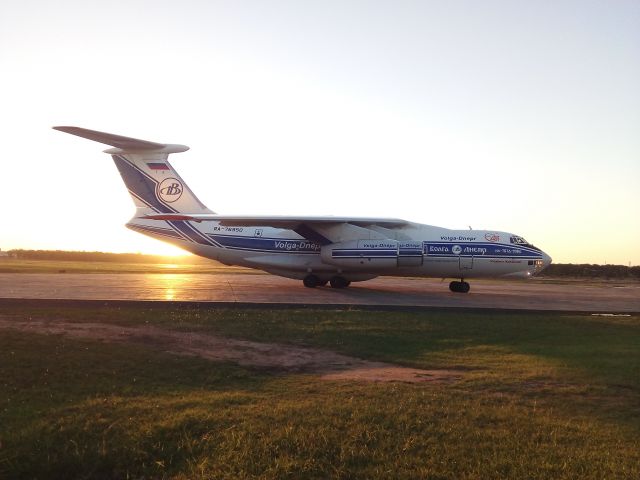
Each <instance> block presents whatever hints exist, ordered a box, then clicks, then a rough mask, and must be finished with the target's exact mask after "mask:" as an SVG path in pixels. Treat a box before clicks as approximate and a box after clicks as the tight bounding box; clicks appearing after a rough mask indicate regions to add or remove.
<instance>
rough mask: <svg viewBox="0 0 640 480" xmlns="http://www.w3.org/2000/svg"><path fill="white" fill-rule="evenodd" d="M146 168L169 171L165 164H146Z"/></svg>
mask: <svg viewBox="0 0 640 480" xmlns="http://www.w3.org/2000/svg"><path fill="white" fill-rule="evenodd" d="M147 167H149V168H150V169H151V170H169V165H167V164H166V163H147Z"/></svg>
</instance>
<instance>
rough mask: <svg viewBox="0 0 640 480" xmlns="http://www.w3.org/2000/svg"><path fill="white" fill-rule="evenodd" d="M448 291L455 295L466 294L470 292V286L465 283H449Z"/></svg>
mask: <svg viewBox="0 0 640 480" xmlns="http://www.w3.org/2000/svg"><path fill="white" fill-rule="evenodd" d="M449 290H451V291H452V292H455V293H468V292H469V290H471V285H469V284H468V283H467V282H451V283H450V284H449Z"/></svg>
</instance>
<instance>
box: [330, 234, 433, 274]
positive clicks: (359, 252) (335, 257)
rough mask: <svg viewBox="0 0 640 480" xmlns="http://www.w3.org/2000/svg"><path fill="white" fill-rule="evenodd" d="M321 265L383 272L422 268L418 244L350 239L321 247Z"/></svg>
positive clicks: (387, 240) (420, 245)
mask: <svg viewBox="0 0 640 480" xmlns="http://www.w3.org/2000/svg"><path fill="white" fill-rule="evenodd" d="M320 257H321V258H322V261H323V262H324V263H328V264H329V265H336V266H339V267H344V268H350V269H356V270H357V269H368V268H370V269H386V268H397V267H410V266H419V265H422V242H406V241H400V242H399V241H397V240H391V239H383V240H351V241H348V242H342V243H332V244H330V245H325V246H324V247H322V250H321V251H320Z"/></svg>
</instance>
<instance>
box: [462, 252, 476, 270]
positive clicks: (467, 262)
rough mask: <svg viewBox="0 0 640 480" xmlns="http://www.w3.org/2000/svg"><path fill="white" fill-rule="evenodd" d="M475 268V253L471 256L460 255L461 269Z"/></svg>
mask: <svg viewBox="0 0 640 480" xmlns="http://www.w3.org/2000/svg"><path fill="white" fill-rule="evenodd" d="M471 269H473V255H471V256H469V257H463V256H460V270H471Z"/></svg>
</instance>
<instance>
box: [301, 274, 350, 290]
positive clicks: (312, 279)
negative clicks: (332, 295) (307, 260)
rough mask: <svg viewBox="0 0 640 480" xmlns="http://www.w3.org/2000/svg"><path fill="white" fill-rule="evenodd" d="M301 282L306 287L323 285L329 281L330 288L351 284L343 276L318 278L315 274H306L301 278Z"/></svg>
mask: <svg viewBox="0 0 640 480" xmlns="http://www.w3.org/2000/svg"><path fill="white" fill-rule="evenodd" d="M302 283H303V284H304V286H305V287H307V288H316V287H324V286H325V285H326V284H327V283H330V284H331V287H332V288H347V287H348V286H349V285H351V282H350V281H349V280H347V279H346V278H344V277H333V278H332V279H331V280H320V278H319V277H318V276H316V275H307V276H306V277H304V279H303V280H302Z"/></svg>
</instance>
